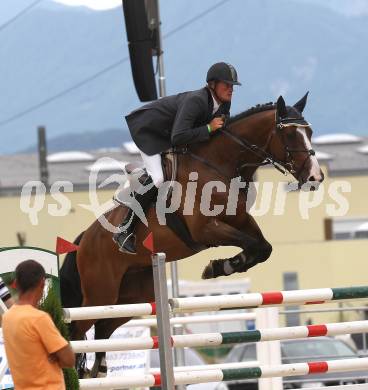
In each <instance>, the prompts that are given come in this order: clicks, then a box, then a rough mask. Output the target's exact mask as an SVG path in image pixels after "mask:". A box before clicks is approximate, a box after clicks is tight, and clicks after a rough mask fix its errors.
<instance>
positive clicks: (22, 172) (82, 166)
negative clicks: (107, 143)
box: [0, 149, 140, 195]
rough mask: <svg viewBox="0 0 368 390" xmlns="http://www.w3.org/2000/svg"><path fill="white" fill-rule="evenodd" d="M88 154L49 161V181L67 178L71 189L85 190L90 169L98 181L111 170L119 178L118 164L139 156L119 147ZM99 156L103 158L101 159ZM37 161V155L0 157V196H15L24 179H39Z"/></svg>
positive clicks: (109, 174) (120, 167) (104, 177)
mask: <svg viewBox="0 0 368 390" xmlns="http://www.w3.org/2000/svg"><path fill="white" fill-rule="evenodd" d="M73 153H75V152H73ZM58 154H59V153H58ZM89 154H90V156H91V157H92V158H90V159H84V160H83V159H80V161H78V159H75V158H74V159H70V161H67V159H65V158H62V159H61V160H60V161H59V162H56V161H53V163H49V164H48V171H49V184H52V183H55V182H56V181H69V182H71V183H73V186H74V189H75V190H78V189H79V190H82V189H87V188H88V183H89V177H90V173H91V172H95V173H97V172H98V182H99V183H101V182H103V181H104V180H105V179H106V178H107V177H109V176H111V174H112V173H118V174H121V175H122V180H124V174H123V171H122V167H123V166H124V165H125V163H127V162H133V161H139V159H140V157H138V156H137V155H131V154H129V153H126V152H124V151H123V150H122V149H118V150H117V149H112V150H108V149H105V150H103V151H101V150H100V151H91V152H89ZM64 156H67V154H65V155H64ZM75 156H76V155H75V154H74V157H75ZM62 157H63V156H62ZM101 158H103V159H102V160H101ZM38 161H39V160H38V155H37V154H14V155H3V156H0V195H11V194H14V195H18V194H20V191H21V189H22V187H23V186H24V185H25V184H26V183H27V182H29V181H39V180H40V173H39V162H38Z"/></svg>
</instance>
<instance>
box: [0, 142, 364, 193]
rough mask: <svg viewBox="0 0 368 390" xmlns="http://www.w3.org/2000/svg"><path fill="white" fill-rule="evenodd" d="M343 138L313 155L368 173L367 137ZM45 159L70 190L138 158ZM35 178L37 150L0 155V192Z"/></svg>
mask: <svg viewBox="0 0 368 390" xmlns="http://www.w3.org/2000/svg"><path fill="white" fill-rule="evenodd" d="M317 138H318V137H317ZM337 138H339V137H337ZM337 138H336V137H335V138H332V139H335V140H336V139H337ZM342 138H344V137H342ZM345 139H346V141H347V142H342V141H341V138H340V142H331V143H328V142H325V143H318V142H317V143H315V142H313V147H314V148H315V150H316V156H317V158H319V160H320V162H321V163H323V164H325V165H327V169H328V173H329V176H354V175H368V137H363V138H359V140H358V141H357V140H355V141H352V138H350V139H348V138H347V137H345ZM325 140H326V138H325ZM102 158H103V159H102ZM101 159H102V160H101ZM48 160H49V164H48V171H49V183H50V184H52V183H54V182H56V181H70V182H72V183H73V185H74V190H78V189H79V190H85V189H87V188H88V183H89V177H90V174H91V173H92V172H94V173H98V182H99V183H101V182H103V181H104V180H105V179H106V178H108V177H109V176H111V174H112V173H118V174H121V175H122V180H123V179H124V175H123V171H122V168H123V166H124V165H125V164H126V163H128V162H134V161H141V159H140V156H139V155H137V154H136V150H135V148H133V147H132V146H131V145H128V146H127V145H124V147H123V148H121V149H120V148H111V149H100V150H97V151H89V152H88V153H86V152H79V151H72V152H62V153H55V154H52V155H49V156H48ZM39 178H40V174H39V164H38V155H37V154H14V155H3V156H0V195H9V194H14V195H15V194H20V191H21V189H22V187H23V186H24V184H25V183H27V182H29V181H38V180H39Z"/></svg>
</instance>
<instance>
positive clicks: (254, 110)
mask: <svg viewBox="0 0 368 390" xmlns="http://www.w3.org/2000/svg"><path fill="white" fill-rule="evenodd" d="M275 108H276V103H273V102H269V103H264V104H257V105H256V106H254V107H251V108H248V110H246V111H243V112H241V113H240V114H237V115H235V116H232V117H231V118H229V120H228V122H227V123H228V124H229V125H230V124H231V123H234V122H237V121H239V120H241V119H244V118H247V117H248V116H251V115H253V114H257V113H259V112H263V111H269V110H274V109H275Z"/></svg>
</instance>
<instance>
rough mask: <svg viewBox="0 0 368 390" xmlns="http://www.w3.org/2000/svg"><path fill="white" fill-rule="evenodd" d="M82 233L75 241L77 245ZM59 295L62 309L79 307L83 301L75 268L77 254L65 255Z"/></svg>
mask: <svg viewBox="0 0 368 390" xmlns="http://www.w3.org/2000/svg"><path fill="white" fill-rule="evenodd" d="M83 234H84V232H82V233H81V234H80V235H79V236H78V237H77V238H76V239H75V240H74V244H76V245H78V244H79V243H80V241H81V240H82V237H83ZM59 276H60V293H61V303H62V305H63V307H80V306H81V305H82V301H83V295H82V289H81V282H80V277H79V273H78V268H77V252H70V253H68V254H67V255H66V257H65V260H64V263H63V265H62V267H61V268H60V273H59Z"/></svg>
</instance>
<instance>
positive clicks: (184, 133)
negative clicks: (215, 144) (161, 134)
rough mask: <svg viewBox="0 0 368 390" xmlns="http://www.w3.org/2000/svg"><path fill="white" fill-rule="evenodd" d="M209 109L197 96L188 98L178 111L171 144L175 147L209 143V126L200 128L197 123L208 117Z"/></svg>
mask: <svg viewBox="0 0 368 390" xmlns="http://www.w3.org/2000/svg"><path fill="white" fill-rule="evenodd" d="M207 110H208V107H206V105H205V102H204V101H202V100H201V99H200V98H199V97H197V96H188V97H187V98H186V99H185V100H184V101H183V103H182V104H181V106H180V107H179V109H178V112H177V114H176V118H175V121H174V125H173V129H172V133H171V143H172V145H173V146H179V145H186V144H192V143H197V142H203V141H207V140H208V139H209V138H210V134H209V131H208V128H207V124H205V125H203V126H199V127H193V126H195V123H196V122H197V121H198V120H199V119H200V118H202V117H203V116H205V115H206V113H207Z"/></svg>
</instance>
